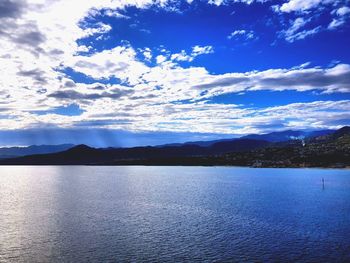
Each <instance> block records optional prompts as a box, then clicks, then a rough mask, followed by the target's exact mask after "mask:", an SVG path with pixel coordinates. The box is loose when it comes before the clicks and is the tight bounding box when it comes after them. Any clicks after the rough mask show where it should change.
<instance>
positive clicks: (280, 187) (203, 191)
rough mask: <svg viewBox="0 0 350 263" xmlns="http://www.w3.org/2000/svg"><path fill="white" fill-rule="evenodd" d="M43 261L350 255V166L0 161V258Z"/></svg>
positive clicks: (329, 258) (336, 258)
mask: <svg viewBox="0 0 350 263" xmlns="http://www.w3.org/2000/svg"><path fill="white" fill-rule="evenodd" d="M322 178H324V179H325V187H324V188H323V185H322ZM48 261H50V262H87V261H90V262H94V261H132V262H140V261H170V262H183V261H189V262H193V261H207V262H212V261H220V262H223V261H224V262H226V261H228V262H237V261H245V262H246V261H249V262H252V261H264V262H266V261H268V262H274V261H282V262H286V261H299V262H310V261H312V262H320V261H322V262H346V261H347V262H350V171H349V170H322V169H251V168H228V167H221V168H219V167H141V166H129V167H126V166H125V167H88V166H42V167H33V166H32V167H30V166H27V167H24V166H23V167H16V166H12V167H11V166H8V167H0V262H48Z"/></svg>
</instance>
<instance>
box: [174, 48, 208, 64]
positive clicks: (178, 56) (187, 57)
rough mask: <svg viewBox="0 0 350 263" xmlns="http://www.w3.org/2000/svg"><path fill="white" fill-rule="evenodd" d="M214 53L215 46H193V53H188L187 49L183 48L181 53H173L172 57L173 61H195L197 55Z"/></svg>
mask: <svg viewBox="0 0 350 263" xmlns="http://www.w3.org/2000/svg"><path fill="white" fill-rule="evenodd" d="M212 53H214V48H213V47H212V46H198V45H196V46H194V47H192V51H191V53H189V54H188V53H187V52H186V51H185V50H181V52H180V53H175V54H172V55H171V57H170V59H171V60H172V61H187V62H191V61H193V60H194V59H195V58H196V57H198V56H200V55H205V54H212Z"/></svg>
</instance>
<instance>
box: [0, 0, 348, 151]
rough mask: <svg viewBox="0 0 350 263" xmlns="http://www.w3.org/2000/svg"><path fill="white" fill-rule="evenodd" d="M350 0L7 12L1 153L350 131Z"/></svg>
mask: <svg viewBox="0 0 350 263" xmlns="http://www.w3.org/2000/svg"><path fill="white" fill-rule="evenodd" d="M349 21H350V5H349V1H348V0H303V1H301V0H283V1H274V0H266V1H265V0H231V1H230V0H226V1H225V0H211V1H204V0H203V1H199V0H193V1H170V0H159V1H150V0H139V1H136V0H135V1H133V0H131V1H110V0H108V1H107V0H88V1H84V2H79V3H77V2H74V1H69V0H55V1H54V0H30V1H26V2H24V1H22V0H4V1H2V2H1V3H0V32H1V34H0V45H1V47H3V48H2V50H1V51H0V72H1V75H2V76H3V77H2V78H1V80H0V134H1V137H0V145H3V146H4V145H28V144H41V143H45V144H50V143H52V144H58V143H75V144H78V143H86V144H90V145H93V146H100V147H104V146H131V145H147V144H153V145H154V144H163V143H167V142H169V143H172V142H183V141H193V140H207V139H217V138H230V137H237V136H239V135H243V134H249V133H266V132H270V131H276V130H287V129H328V128H331V129H336V128H340V127H341V126H344V125H350V52H349V48H348V47H349V46H350V23H349Z"/></svg>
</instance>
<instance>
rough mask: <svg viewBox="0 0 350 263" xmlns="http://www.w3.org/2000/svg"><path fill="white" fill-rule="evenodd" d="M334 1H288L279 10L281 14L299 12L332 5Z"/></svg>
mask: <svg viewBox="0 0 350 263" xmlns="http://www.w3.org/2000/svg"><path fill="white" fill-rule="evenodd" d="M333 2H334V0H289V1H288V2H286V3H284V4H282V5H281V7H280V8H279V10H280V11H282V12H286V13H289V12H300V11H307V10H310V9H312V8H317V7H319V6H320V5H322V4H329V3H333Z"/></svg>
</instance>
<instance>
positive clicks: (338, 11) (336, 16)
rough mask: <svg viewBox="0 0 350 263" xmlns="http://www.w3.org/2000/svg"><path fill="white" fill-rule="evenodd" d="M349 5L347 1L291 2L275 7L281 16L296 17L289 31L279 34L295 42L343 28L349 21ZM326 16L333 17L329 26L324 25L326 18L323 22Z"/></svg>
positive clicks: (296, 0) (298, 0)
mask: <svg viewBox="0 0 350 263" xmlns="http://www.w3.org/2000/svg"><path fill="white" fill-rule="evenodd" d="M347 3H348V2H347V0H337V1H333V0H289V1H287V2H285V3H283V4H281V5H274V6H273V10H274V11H275V12H277V13H279V15H281V16H283V15H284V14H287V15H288V17H290V16H294V17H295V18H294V20H292V21H291V22H290V24H289V27H288V28H287V29H284V30H282V31H280V32H279V36H280V37H281V36H282V37H284V38H285V39H286V40H287V41H288V42H294V41H296V40H301V39H304V38H306V37H309V36H312V35H315V34H317V33H320V32H323V31H326V30H334V29H336V28H338V27H341V26H343V25H345V23H346V21H347V20H348V19H349V12H350V8H349V7H347V6H346V4H347ZM324 15H327V16H330V17H331V20H330V21H329V22H328V24H324V18H323V19H322V20H321V17H324ZM310 24H313V25H312V26H310Z"/></svg>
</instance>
